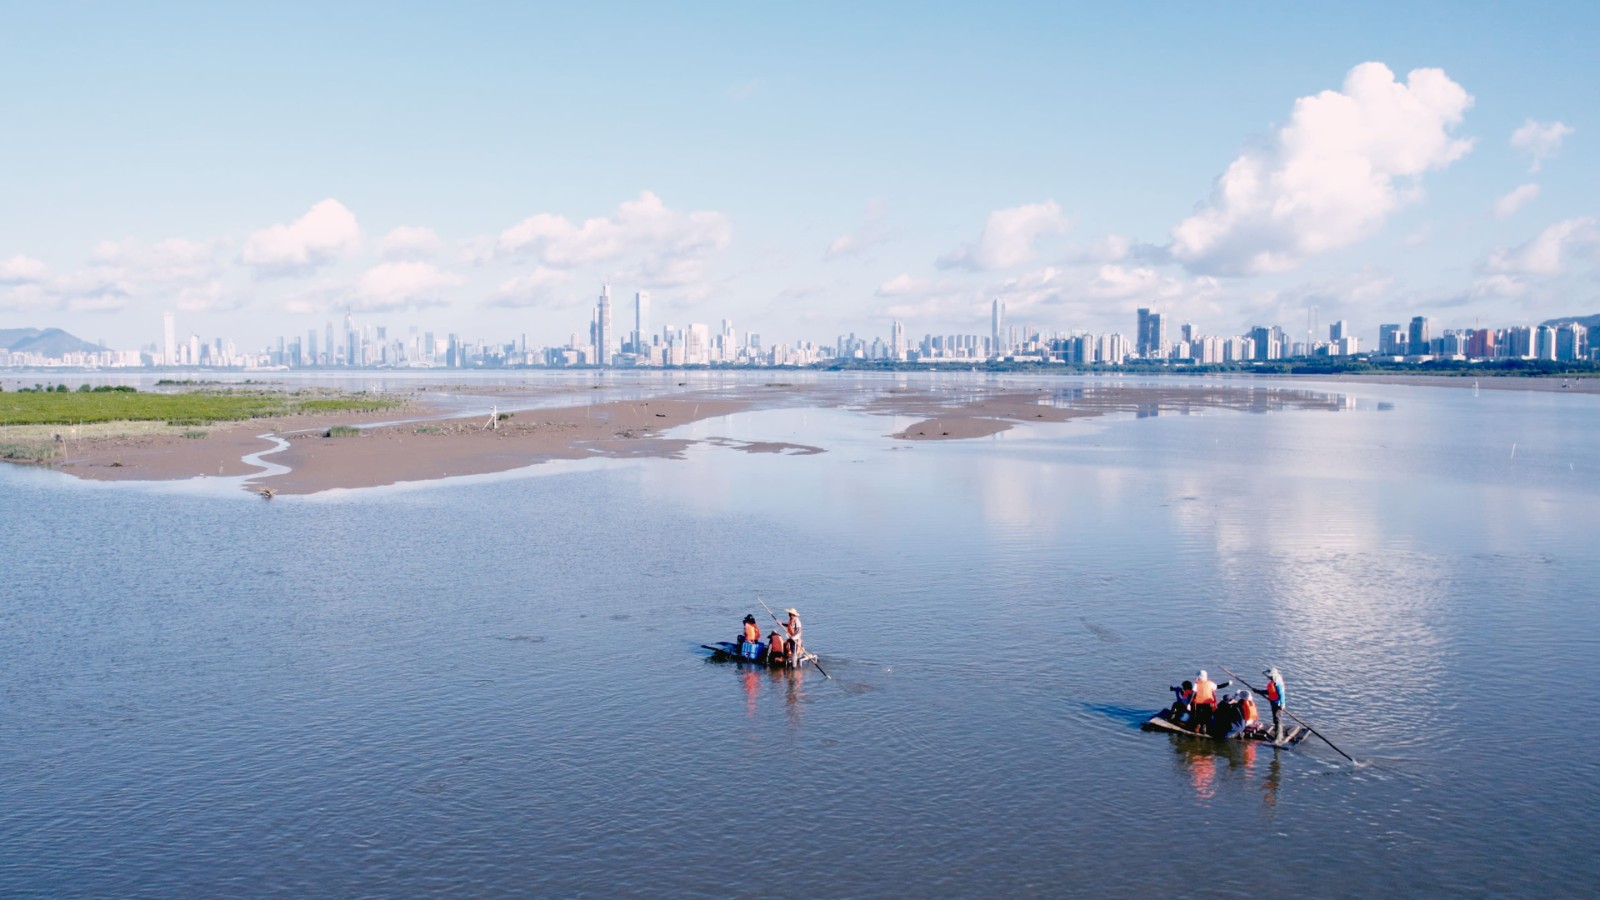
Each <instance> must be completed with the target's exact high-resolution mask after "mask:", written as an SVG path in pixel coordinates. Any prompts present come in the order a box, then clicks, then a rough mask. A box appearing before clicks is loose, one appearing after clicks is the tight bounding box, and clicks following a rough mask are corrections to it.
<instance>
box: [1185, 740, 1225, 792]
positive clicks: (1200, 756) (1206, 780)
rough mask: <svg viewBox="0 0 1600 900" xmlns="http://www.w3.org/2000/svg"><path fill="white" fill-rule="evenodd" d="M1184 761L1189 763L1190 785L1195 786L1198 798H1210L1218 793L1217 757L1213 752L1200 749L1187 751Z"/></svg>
mask: <svg viewBox="0 0 1600 900" xmlns="http://www.w3.org/2000/svg"><path fill="white" fill-rule="evenodd" d="M1183 761H1184V762H1186V763H1188V764H1189V785H1190V787H1193V788H1194V796H1195V799H1196V800H1210V799H1211V798H1212V797H1215V796H1216V795H1217V757H1216V755H1215V754H1213V753H1209V752H1204V751H1198V752H1192V753H1185V754H1184V755H1183Z"/></svg>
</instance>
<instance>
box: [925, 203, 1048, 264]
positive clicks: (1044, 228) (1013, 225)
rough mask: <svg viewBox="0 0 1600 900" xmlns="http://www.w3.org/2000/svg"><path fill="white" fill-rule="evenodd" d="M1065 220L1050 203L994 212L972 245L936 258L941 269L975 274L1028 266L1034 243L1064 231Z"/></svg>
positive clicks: (963, 245) (966, 245) (1031, 257)
mask: <svg viewBox="0 0 1600 900" xmlns="http://www.w3.org/2000/svg"><path fill="white" fill-rule="evenodd" d="M1067 225H1068V222H1067V219H1066V217H1065V216H1063V215H1062V214H1061V207H1060V205H1058V204H1057V203H1056V202H1055V201H1054V200H1046V201H1045V202H1043V203H1029V204H1026V205H1023V206H1014V207H1012V208H1010V209H1000V210H995V211H994V212H992V213H990V214H989V219H988V221H986V222H985V223H984V225H983V233H982V234H980V235H978V239H977V240H975V241H968V242H967V243H965V244H962V245H961V246H960V247H957V248H956V249H954V250H952V251H950V252H949V253H945V254H943V255H942V256H940V257H939V260H938V265H939V268H941V269H952V268H958V267H959V268H964V269H974V270H978V271H992V270H995V269H1009V268H1012V267H1014V266H1020V265H1022V264H1024V263H1027V262H1031V261H1032V260H1033V257H1034V243H1035V242H1037V241H1038V240H1039V238H1041V237H1044V236H1045V235H1049V234H1060V233H1061V232H1064V231H1066V230H1067Z"/></svg>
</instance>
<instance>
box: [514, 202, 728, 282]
mask: <svg viewBox="0 0 1600 900" xmlns="http://www.w3.org/2000/svg"><path fill="white" fill-rule="evenodd" d="M731 240H732V228H731V226H730V225H729V223H728V217H727V216H725V215H723V214H722V213H718V212H688V213H684V212H678V211H676V210H672V209H669V208H667V206H666V205H665V204H663V203H662V202H661V198H659V197H657V196H656V195H655V194H653V193H651V192H649V191H642V192H640V194H639V197H638V199H636V200H630V201H628V202H626V203H623V204H621V205H620V206H618V207H617V212H616V214H615V215H614V216H610V217H596V218H593V219H586V220H584V222H583V224H582V225H574V224H573V223H572V222H571V221H570V220H568V219H567V218H566V217H565V216H559V215H553V214H550V213H541V214H539V215H536V216H531V217H529V218H527V219H524V220H523V221H521V222H519V223H517V224H516V225H513V226H512V227H510V228H508V229H506V230H505V231H504V232H502V233H501V234H500V240H499V242H498V247H499V251H500V253H502V254H504V255H508V256H515V257H521V258H532V259H533V260H535V261H536V262H538V263H539V264H541V265H545V266H550V267H553V268H558V269H571V268H577V267H580V266H588V265H594V264H597V263H615V262H625V263H627V264H628V265H629V268H628V270H627V271H626V272H625V273H624V275H625V276H627V277H629V278H631V280H633V281H634V282H636V283H638V284H639V285H640V286H642V287H647V288H649V287H677V286H682V285H688V284H693V283H696V282H700V281H704V280H706V279H708V278H710V275H711V269H712V267H713V266H714V265H715V263H716V261H717V258H718V257H719V256H720V254H721V253H722V252H723V251H724V250H726V249H727V248H728V245H729V243H730V242H731Z"/></svg>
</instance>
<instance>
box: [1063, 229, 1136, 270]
mask: <svg viewBox="0 0 1600 900" xmlns="http://www.w3.org/2000/svg"><path fill="white" fill-rule="evenodd" d="M1133 250H1134V248H1133V243H1132V242H1131V241H1129V240H1128V239H1127V238H1125V237H1122V236H1121V235H1116V234H1108V235H1106V236H1105V237H1103V238H1101V239H1100V240H1098V241H1095V242H1094V243H1092V244H1090V245H1088V246H1087V247H1073V248H1071V249H1070V250H1068V251H1067V253H1066V256H1065V257H1064V259H1065V261H1067V262H1069V263H1076V264H1084V263H1096V264H1098V263H1111V262H1120V261H1122V260H1124V259H1127V258H1128V256H1129V254H1131V253H1133Z"/></svg>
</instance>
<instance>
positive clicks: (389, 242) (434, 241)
mask: <svg viewBox="0 0 1600 900" xmlns="http://www.w3.org/2000/svg"><path fill="white" fill-rule="evenodd" d="M443 248H444V242H443V241H441V240H439V235H437V234H435V233H434V231H433V229H432V228H421V227H415V226H411V225H401V226H400V227H398V228H396V229H394V230H393V231H391V232H389V233H388V234H386V235H384V236H383V239H382V240H380V241H378V255H379V256H381V257H383V258H384V259H388V260H397V259H429V258H431V257H433V256H435V255H437V254H438V252H439V251H440V250H441V249H443Z"/></svg>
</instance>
